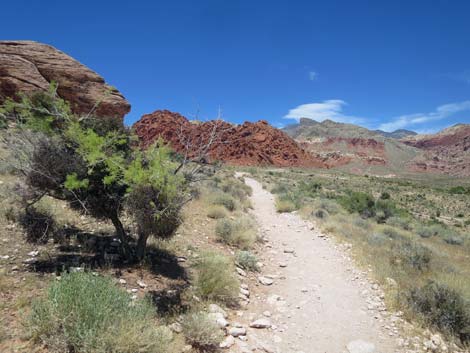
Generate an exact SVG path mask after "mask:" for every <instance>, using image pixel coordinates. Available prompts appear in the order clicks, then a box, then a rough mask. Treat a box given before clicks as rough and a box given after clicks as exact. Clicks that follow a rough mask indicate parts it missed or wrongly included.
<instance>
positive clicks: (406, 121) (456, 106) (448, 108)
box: [379, 101, 470, 131]
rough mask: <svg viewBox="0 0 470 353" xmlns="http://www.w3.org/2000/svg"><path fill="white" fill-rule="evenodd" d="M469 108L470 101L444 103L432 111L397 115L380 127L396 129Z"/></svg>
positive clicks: (434, 119)
mask: <svg viewBox="0 0 470 353" xmlns="http://www.w3.org/2000/svg"><path fill="white" fill-rule="evenodd" d="M467 110H470V101H463V102H458V103H450V104H444V105H441V106H439V107H437V108H436V110H435V111H433V112H431V113H424V114H421V113H419V114H409V115H402V116H399V117H396V118H394V119H392V121H390V122H388V123H383V124H381V125H380V126H379V129H381V130H384V131H395V130H397V129H403V128H405V127H409V126H414V125H419V124H423V123H427V122H431V121H436V120H441V119H445V118H448V117H449V116H451V115H454V114H456V113H459V112H462V111H467Z"/></svg>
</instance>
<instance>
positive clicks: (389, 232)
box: [382, 227, 405, 240]
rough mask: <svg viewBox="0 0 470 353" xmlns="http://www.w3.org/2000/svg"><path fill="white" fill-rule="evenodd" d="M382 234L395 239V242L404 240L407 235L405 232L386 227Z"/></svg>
mask: <svg viewBox="0 0 470 353" xmlns="http://www.w3.org/2000/svg"><path fill="white" fill-rule="evenodd" d="M382 233H383V234H384V235H386V236H387V237H388V238H390V239H393V240H404V239H405V235H404V234H403V232H400V231H399V230H398V229H395V228H393V227H384V228H383V229H382Z"/></svg>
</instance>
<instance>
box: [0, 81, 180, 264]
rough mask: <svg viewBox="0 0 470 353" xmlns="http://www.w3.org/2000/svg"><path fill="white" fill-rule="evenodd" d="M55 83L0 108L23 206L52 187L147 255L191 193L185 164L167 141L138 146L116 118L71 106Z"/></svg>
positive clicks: (126, 248)
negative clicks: (132, 227) (129, 230)
mask: <svg viewBox="0 0 470 353" xmlns="http://www.w3.org/2000/svg"><path fill="white" fill-rule="evenodd" d="M55 88H56V87H54V86H51V89H50V90H49V92H40V93H37V94H34V95H32V96H31V97H27V96H23V97H22V99H21V101H20V102H14V101H7V102H6V103H5V104H4V105H3V106H2V108H1V110H0V115H1V116H2V117H3V120H5V121H7V122H8V123H9V125H10V127H9V130H10V131H9V133H8V134H6V138H5V141H4V143H6V145H7V146H8V147H9V149H10V150H11V151H12V156H11V158H10V160H9V162H10V163H11V164H12V165H13V166H14V167H15V168H16V169H17V170H18V171H19V172H20V173H21V174H22V175H23V176H24V177H25V181H26V185H27V188H28V192H25V193H23V194H24V195H26V196H25V207H26V208H28V207H31V206H32V205H33V204H34V203H35V202H36V201H37V200H39V199H40V198H41V197H43V196H45V195H49V196H51V197H53V198H56V199H61V200H65V201H67V202H68V203H69V205H70V206H71V207H73V208H76V209H80V210H82V211H83V212H86V213H87V214H89V215H91V216H93V217H95V218H98V219H109V220H110V221H111V222H112V224H113V225H114V227H115V229H116V234H117V236H118V237H119V239H120V241H121V245H122V246H121V250H122V253H123V255H124V256H125V257H126V258H128V259H137V260H141V259H142V258H143V257H144V255H145V248H146V244H147V239H148V238H149V237H150V236H156V237H169V236H171V235H172V234H173V232H174V230H175V229H176V228H177V226H178V225H179V220H180V218H179V215H180V210H181V207H182V206H183V204H184V202H186V201H187V200H188V196H187V195H188V193H187V191H188V185H189V180H188V178H185V177H184V176H183V173H182V171H183V170H184V168H181V167H180V166H178V165H177V164H175V163H174V162H173V161H172V159H171V157H170V156H171V155H170V151H169V150H168V148H167V147H165V146H164V144H163V143H162V141H158V142H157V143H156V144H155V145H154V146H151V147H150V148H149V149H148V150H147V151H140V150H137V149H135V148H132V146H133V145H136V144H135V143H134V137H133V136H132V135H131V133H130V131H129V130H128V129H126V128H125V127H124V126H123V124H122V123H121V122H119V121H118V120H116V119H102V118H100V119H97V118H94V117H92V116H83V117H79V116H76V115H74V114H72V113H71V111H70V109H69V106H68V104H67V103H66V102H65V101H63V100H62V99H60V98H59V97H58V96H57V94H56V89H55ZM179 171H181V172H179ZM124 211H127V212H126V213H127V214H128V215H130V216H131V218H132V220H133V221H134V223H135V224H136V228H137V233H138V234H137V247H136V251H135V252H134V251H132V249H131V247H130V245H129V238H130V237H129V235H128V234H126V231H125V228H124V226H123V224H122V221H121V217H122V214H123V213H124Z"/></svg>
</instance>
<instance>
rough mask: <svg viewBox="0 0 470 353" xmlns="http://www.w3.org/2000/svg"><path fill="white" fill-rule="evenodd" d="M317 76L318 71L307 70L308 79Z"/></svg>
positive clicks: (314, 78) (313, 79)
mask: <svg viewBox="0 0 470 353" xmlns="http://www.w3.org/2000/svg"><path fill="white" fill-rule="evenodd" d="M317 78H318V73H316V72H315V71H309V72H308V79H309V80H310V81H315V80H316V79H317Z"/></svg>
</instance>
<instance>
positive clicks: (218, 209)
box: [207, 205, 227, 219]
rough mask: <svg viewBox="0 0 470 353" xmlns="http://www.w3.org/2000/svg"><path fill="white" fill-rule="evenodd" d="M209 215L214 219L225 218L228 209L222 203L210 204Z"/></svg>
mask: <svg viewBox="0 0 470 353" xmlns="http://www.w3.org/2000/svg"><path fill="white" fill-rule="evenodd" d="M207 217H209V218H213V219H220V218H225V217H227V210H226V208H225V207H223V206H220V205H212V206H209V209H208V210H207Z"/></svg>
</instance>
